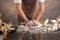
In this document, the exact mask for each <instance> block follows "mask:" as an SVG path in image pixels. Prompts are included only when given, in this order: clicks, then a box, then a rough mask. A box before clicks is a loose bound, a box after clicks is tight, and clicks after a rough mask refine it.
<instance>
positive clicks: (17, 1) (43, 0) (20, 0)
mask: <svg viewBox="0 0 60 40" xmlns="http://www.w3.org/2000/svg"><path fill="white" fill-rule="evenodd" d="M38 1H39V2H45V0H38ZM14 3H22V0H14Z"/></svg>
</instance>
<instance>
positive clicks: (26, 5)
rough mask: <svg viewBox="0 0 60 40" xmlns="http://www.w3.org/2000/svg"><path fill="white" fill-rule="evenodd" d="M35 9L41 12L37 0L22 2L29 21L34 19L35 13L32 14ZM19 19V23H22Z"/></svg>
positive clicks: (24, 0) (23, 0)
mask: <svg viewBox="0 0 60 40" xmlns="http://www.w3.org/2000/svg"><path fill="white" fill-rule="evenodd" d="M35 7H36V9H37V10H39V4H38V1H37V0H22V9H23V11H24V13H25V15H26V16H27V18H28V19H29V20H31V19H32V15H33V13H31V12H32V11H33V9H34V8H35ZM35 12H36V11H35ZM36 13H37V12H36ZM19 17H20V16H19ZM19 17H18V21H21V18H19Z"/></svg>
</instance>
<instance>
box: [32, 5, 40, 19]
mask: <svg viewBox="0 0 60 40" xmlns="http://www.w3.org/2000/svg"><path fill="white" fill-rule="evenodd" d="M38 11H39V7H38V5H36V6H35V7H34V9H33V10H32V14H33V16H32V19H35V17H36V15H37V13H38Z"/></svg>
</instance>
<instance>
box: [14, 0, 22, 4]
mask: <svg viewBox="0 0 60 40" xmlns="http://www.w3.org/2000/svg"><path fill="white" fill-rule="evenodd" d="M14 3H22V0H14Z"/></svg>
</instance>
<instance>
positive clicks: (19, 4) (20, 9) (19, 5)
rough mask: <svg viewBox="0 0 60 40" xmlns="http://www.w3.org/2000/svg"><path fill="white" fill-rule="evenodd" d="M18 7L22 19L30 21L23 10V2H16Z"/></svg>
mask: <svg viewBox="0 0 60 40" xmlns="http://www.w3.org/2000/svg"><path fill="white" fill-rule="evenodd" d="M16 9H17V12H18V13H19V15H20V16H21V17H22V19H23V20H24V21H25V22H28V21H29V20H28V19H27V17H26V15H25V14H24V12H23V10H22V4H21V3H16Z"/></svg>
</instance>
